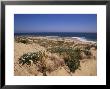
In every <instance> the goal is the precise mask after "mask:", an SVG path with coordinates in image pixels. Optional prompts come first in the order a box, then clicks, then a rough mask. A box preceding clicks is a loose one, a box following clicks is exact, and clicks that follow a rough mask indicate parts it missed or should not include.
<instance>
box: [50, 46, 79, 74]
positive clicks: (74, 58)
mask: <svg viewBox="0 0 110 89" xmlns="http://www.w3.org/2000/svg"><path fill="white" fill-rule="evenodd" d="M48 50H49V51H50V52H51V53H59V54H60V55H63V53H66V55H67V56H64V58H63V59H64V60H65V64H66V65H67V66H68V67H69V69H70V71H71V72H75V70H76V69H78V68H79V67H80V61H79V60H80V59H81V55H80V52H81V51H80V49H78V48H75V49H74V48H72V47H69V48H65V47H54V48H50V49H48Z"/></svg>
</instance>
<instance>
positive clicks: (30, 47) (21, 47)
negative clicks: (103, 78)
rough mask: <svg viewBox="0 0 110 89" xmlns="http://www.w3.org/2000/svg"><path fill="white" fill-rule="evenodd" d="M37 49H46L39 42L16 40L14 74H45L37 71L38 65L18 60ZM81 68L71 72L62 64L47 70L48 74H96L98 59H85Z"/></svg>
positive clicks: (81, 62) (93, 51)
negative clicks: (29, 42)
mask: <svg viewBox="0 0 110 89" xmlns="http://www.w3.org/2000/svg"><path fill="white" fill-rule="evenodd" d="M36 50H45V48H44V47H42V46H40V45H39V44H35V43H32V44H23V43H16V42H14V75H15V76H42V75H43V74H42V73H41V72H39V71H37V69H38V68H37V66H36V65H35V64H32V65H31V66H28V65H26V64H24V65H23V66H22V65H21V64H19V62H18V60H19V58H20V56H22V55H23V54H24V53H27V52H36ZM91 51H92V53H93V55H96V51H95V50H94V49H91ZM80 65H81V67H80V69H77V70H76V71H75V73H70V72H69V70H68V68H66V67H65V66H61V67H59V68H57V69H56V70H54V71H52V72H47V75H48V76H96V75H97V60H96V59H94V58H93V59H83V60H81V61H80Z"/></svg>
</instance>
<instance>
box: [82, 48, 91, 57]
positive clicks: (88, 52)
mask: <svg viewBox="0 0 110 89" xmlns="http://www.w3.org/2000/svg"><path fill="white" fill-rule="evenodd" d="M83 52H84V54H85V55H86V56H87V58H90V57H91V55H92V54H91V52H90V50H87V49H84V50H83Z"/></svg>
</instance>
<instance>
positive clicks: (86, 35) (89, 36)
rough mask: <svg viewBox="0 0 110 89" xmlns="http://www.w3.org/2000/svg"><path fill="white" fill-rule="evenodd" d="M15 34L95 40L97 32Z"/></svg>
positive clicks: (19, 34)
mask: <svg viewBox="0 0 110 89" xmlns="http://www.w3.org/2000/svg"><path fill="white" fill-rule="evenodd" d="M14 35H15V36H51V37H71V38H72V37H78V38H81V39H84V40H88V41H97V33H79V32H37V33H15V34H14Z"/></svg>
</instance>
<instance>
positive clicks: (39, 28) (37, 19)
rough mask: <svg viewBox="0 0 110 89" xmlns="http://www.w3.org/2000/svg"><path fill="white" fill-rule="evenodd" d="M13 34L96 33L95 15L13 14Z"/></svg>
mask: <svg viewBox="0 0 110 89" xmlns="http://www.w3.org/2000/svg"><path fill="white" fill-rule="evenodd" d="M14 32H15V33H33V32H92V33H94V32H97V15H96V14H15V15H14Z"/></svg>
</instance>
